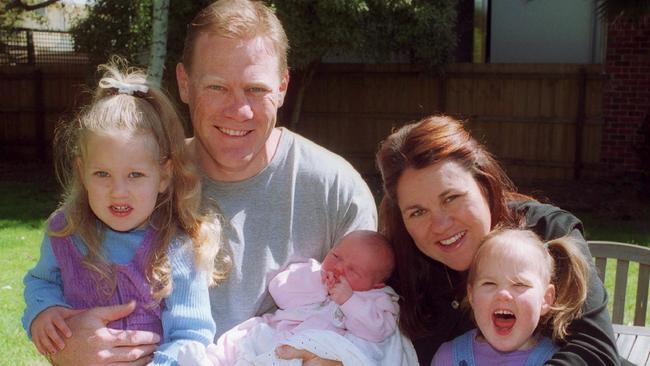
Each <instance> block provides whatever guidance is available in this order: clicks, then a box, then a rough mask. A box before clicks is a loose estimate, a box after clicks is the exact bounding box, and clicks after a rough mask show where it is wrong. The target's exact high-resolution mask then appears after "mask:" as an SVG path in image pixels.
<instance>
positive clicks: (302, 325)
mask: <svg viewBox="0 0 650 366" xmlns="http://www.w3.org/2000/svg"><path fill="white" fill-rule="evenodd" d="M393 267H394V259H393V252H392V250H391V248H390V245H389V244H388V242H387V241H386V239H385V238H384V237H383V235H381V234H379V233H376V232H374V231H367V230H358V231H353V232H351V233H349V234H348V235H346V236H344V237H343V238H342V239H341V240H340V241H339V243H337V244H336V246H335V247H334V248H333V249H332V250H330V252H329V253H328V254H327V256H326V257H325V259H324V260H323V263H322V264H321V263H318V262H317V261H316V260H314V259H310V260H309V261H307V262H299V263H292V264H291V265H289V266H288V268H286V269H285V270H284V271H282V272H280V273H278V274H277V275H276V276H275V277H273V279H271V281H270V282H269V286H268V287H269V292H270V293H271V296H273V299H274V300H275V302H276V304H277V305H278V308H279V310H277V311H276V312H275V313H274V314H265V315H263V316H262V317H255V318H251V319H248V320H247V321H245V322H243V323H241V324H239V325H237V326H235V327H234V328H232V329H231V330H229V331H227V332H226V333H224V334H223V335H222V336H221V337H219V339H218V340H217V343H216V345H210V346H208V347H207V349H206V350H203V349H201V348H200V347H199V348H192V346H191V347H186V348H184V349H183V351H181V353H182V356H181V357H179V360H180V364H181V365H182V366H199V365H201V366H207V365H214V366H228V365H235V364H237V365H242V364H246V365H248V364H251V365H252V364H255V365H267V364H268V365H283V364H285V365H290V364H293V365H295V364H296V362H298V361H296V360H292V361H282V360H279V359H277V358H276V356H275V352H274V350H275V348H276V346H277V345H279V344H282V342H284V341H286V340H287V339H291V337H294V336H295V337H301V336H302V335H303V334H305V331H310V330H318V331H324V330H326V331H330V332H329V334H333V333H337V334H339V335H342V336H345V335H346V334H348V333H350V334H352V335H354V336H355V337H358V338H361V339H363V340H365V341H368V342H374V343H379V342H382V341H384V340H385V339H386V338H388V337H389V336H390V335H392V334H393V333H394V332H395V329H396V326H397V319H396V318H397V314H398V311H399V307H398V304H397V299H398V297H397V294H396V293H395V292H394V291H393V289H391V288H390V287H388V286H386V285H385V283H384V281H385V280H386V279H387V278H388V277H389V276H390V274H391V272H392V271H393ZM311 334H313V333H311ZM295 337H294V338H295ZM313 338H316V340H312V339H311V338H310V337H303V338H299V339H300V341H299V342H300V343H301V345H302V346H303V347H305V348H306V349H311V348H309V347H314V348H315V349H317V350H318V351H319V352H320V353H321V354H320V355H321V356H325V354H324V353H325V352H329V356H330V357H329V358H335V359H339V360H344V359H345V357H348V358H347V360H349V361H350V362H349V363H351V364H361V363H359V362H356V361H357V358H349V357H350V356H352V357H354V356H355V352H353V351H348V350H347V349H346V347H345V345H346V344H348V343H347V342H346V341H345V340H342V339H340V338H339V337H336V336H335V335H334V336H330V338H328V335H327V333H322V332H320V333H317V335H316V337H313ZM330 339H333V341H329V340H330ZM328 342H331V343H333V344H334V345H335V349H331V350H328V348H327V347H329V345H328V344H327V343H328ZM348 352H349V353H348ZM366 353H369V352H366ZM365 356H368V357H371V356H370V355H368V354H364V355H362V357H361V359H363V360H365V359H366V357H365Z"/></svg>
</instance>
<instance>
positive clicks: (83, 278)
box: [50, 213, 163, 337]
mask: <svg viewBox="0 0 650 366" xmlns="http://www.w3.org/2000/svg"><path fill="white" fill-rule="evenodd" d="M64 224H65V218H64V215H63V213H58V214H57V215H56V216H55V217H54V218H53V219H52V221H51V223H50V225H51V227H52V228H62V227H63V225H64ZM155 235H156V232H155V231H154V230H153V229H151V228H149V229H147V231H146V233H145V235H144V239H143V240H142V243H140V246H139V247H138V250H137V251H136V253H135V255H134V257H133V259H132V260H131V262H129V263H127V264H115V263H114V264H112V266H113V270H114V271H115V275H116V276H117V281H116V283H117V287H116V289H115V292H114V293H113V294H112V295H111V296H106V295H105V294H104V293H103V292H102V291H100V290H99V289H98V285H97V284H98V282H97V281H96V280H95V279H96V278H98V277H99V275H98V274H97V273H95V272H93V271H90V270H88V269H87V268H85V267H84V266H82V265H81V261H82V260H83V256H82V254H81V253H80V252H79V250H78V249H77V247H76V246H75V244H74V243H73V241H72V237H71V236H66V237H54V236H50V242H51V243H52V250H53V251H54V256H55V257H56V260H57V262H58V264H59V268H60V269H61V282H62V283H63V295H64V297H65V301H66V303H67V304H68V305H70V306H72V308H74V309H86V308H93V307H97V306H108V305H118V304H126V303H128V302H129V301H131V300H135V301H136V308H135V310H134V311H133V313H131V314H130V315H128V316H127V317H125V318H123V319H119V320H116V321H113V322H110V323H108V327H109V328H113V329H131V330H147V331H151V332H155V333H158V334H159V335H160V336H161V337H162V334H163V333H162V323H161V320H160V304H158V303H156V302H155V301H154V300H153V297H152V296H151V286H150V285H149V283H148V282H147V280H146V278H145V270H146V265H147V257H148V254H149V252H150V251H151V247H152V242H153V239H154V238H155Z"/></svg>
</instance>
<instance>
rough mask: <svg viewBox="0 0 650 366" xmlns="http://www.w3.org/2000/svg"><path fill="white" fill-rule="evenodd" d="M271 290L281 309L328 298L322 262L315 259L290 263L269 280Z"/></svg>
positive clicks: (318, 301)
mask: <svg viewBox="0 0 650 366" xmlns="http://www.w3.org/2000/svg"><path fill="white" fill-rule="evenodd" d="M269 292H270V293H271V296H273V300H275V303H276V304H277V305H278V307H279V308H280V309H292V308H296V307H299V306H303V305H307V304H315V303H320V302H323V301H324V300H325V299H326V298H327V290H326V289H325V286H324V285H323V284H322V283H321V274H320V264H319V263H318V262H317V261H315V260H313V259H310V260H309V261H308V262H306V263H305V262H302V263H292V264H290V265H289V266H288V267H287V269H285V270H284V271H282V272H280V273H278V274H277V275H276V276H275V277H273V279H272V280H271V282H269Z"/></svg>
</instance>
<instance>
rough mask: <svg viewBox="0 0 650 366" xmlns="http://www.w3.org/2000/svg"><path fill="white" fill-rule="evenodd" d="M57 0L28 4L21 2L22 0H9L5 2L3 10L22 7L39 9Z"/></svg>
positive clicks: (23, 8)
mask: <svg viewBox="0 0 650 366" xmlns="http://www.w3.org/2000/svg"><path fill="white" fill-rule="evenodd" d="M58 2H59V0H46V1H43V2H42V3H38V4H33V5H29V4H25V3H23V2H22V0H11V1H10V2H9V3H8V4H7V6H5V10H11V9H22V10H27V11H31V10H36V9H40V8H45V7H47V6H50V5H52V4H54V3H58Z"/></svg>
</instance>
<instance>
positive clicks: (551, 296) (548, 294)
mask: <svg viewBox="0 0 650 366" xmlns="http://www.w3.org/2000/svg"><path fill="white" fill-rule="evenodd" d="M554 303H555V286H553V285H548V286H547V287H546V291H544V300H543V302H542V311H541V312H540V315H542V316H544V315H546V314H548V312H549V311H551V307H552V306H553V304H554Z"/></svg>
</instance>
